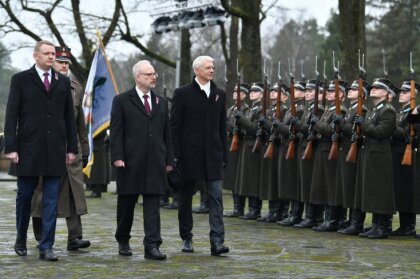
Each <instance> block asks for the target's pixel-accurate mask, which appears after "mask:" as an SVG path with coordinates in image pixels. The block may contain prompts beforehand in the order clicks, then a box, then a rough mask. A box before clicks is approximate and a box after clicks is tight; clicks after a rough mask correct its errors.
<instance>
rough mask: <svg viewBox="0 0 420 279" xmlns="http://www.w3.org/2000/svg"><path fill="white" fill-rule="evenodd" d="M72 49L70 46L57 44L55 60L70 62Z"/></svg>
mask: <svg viewBox="0 0 420 279" xmlns="http://www.w3.org/2000/svg"><path fill="white" fill-rule="evenodd" d="M70 51H71V48H69V47H62V46H56V47H55V60H57V61H64V62H70Z"/></svg>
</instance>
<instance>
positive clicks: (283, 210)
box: [278, 201, 290, 221]
mask: <svg viewBox="0 0 420 279" xmlns="http://www.w3.org/2000/svg"><path fill="white" fill-rule="evenodd" d="M289 207H290V201H280V205H279V208H280V209H279V217H278V219H279V221H283V220H284V219H286V218H288V217H289Z"/></svg>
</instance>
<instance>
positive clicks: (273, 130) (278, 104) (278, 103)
mask: <svg viewBox="0 0 420 279" xmlns="http://www.w3.org/2000/svg"><path fill="white" fill-rule="evenodd" d="M277 76H278V92H277V100H276V115H275V118H276V120H280V117H281V88H280V84H281V82H282V78H281V72H280V62H279V69H278V71H277ZM276 131H277V130H276V128H274V126H271V131H270V139H269V143H268V147H267V150H266V151H265V154H264V158H267V159H269V160H271V158H273V153H274V140H275V139H276V138H277V132H276Z"/></svg>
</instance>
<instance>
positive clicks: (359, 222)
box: [338, 209, 366, 235]
mask: <svg viewBox="0 0 420 279" xmlns="http://www.w3.org/2000/svg"><path fill="white" fill-rule="evenodd" d="M365 218H366V213H365V212H362V211H361V210H360V209H352V210H351V221H350V226H348V227H347V228H345V229H340V230H338V232H339V233H341V234H346V235H358V234H359V233H363V224H364V222H365Z"/></svg>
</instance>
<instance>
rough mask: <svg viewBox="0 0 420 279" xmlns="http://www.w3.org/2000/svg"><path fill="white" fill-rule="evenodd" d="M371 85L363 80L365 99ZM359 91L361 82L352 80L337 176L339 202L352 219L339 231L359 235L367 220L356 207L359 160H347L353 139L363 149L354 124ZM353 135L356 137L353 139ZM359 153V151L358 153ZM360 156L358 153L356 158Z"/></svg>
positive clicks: (364, 110) (359, 148)
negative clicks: (348, 210)
mask: <svg viewBox="0 0 420 279" xmlns="http://www.w3.org/2000/svg"><path fill="white" fill-rule="evenodd" d="M369 89H370V85H369V83H367V82H366V81H363V93H362V94H363V95H362V96H363V99H365V98H366V96H367V93H368V92H369ZM358 92H359V83H358V80H355V81H353V82H352V84H351V86H350V89H349V91H348V92H347V99H348V101H349V103H350V106H349V109H348V111H347V113H346V115H345V116H344V118H343V120H342V121H341V122H340V124H339V125H340V131H341V143H340V144H341V145H340V150H339V151H338V162H337V177H336V183H337V187H338V188H339V189H340V188H341V189H340V190H339V191H338V193H337V199H338V200H339V201H337V203H340V204H342V206H343V207H344V208H349V209H350V214H349V215H350V217H351V218H350V220H349V222H348V223H347V224H346V227H343V228H341V229H339V230H338V232H339V233H342V234H346V235H358V234H359V233H361V232H363V224H364V222H365V217H366V213H365V212H362V211H361V210H360V209H354V197H355V189H356V178H357V161H356V162H347V161H346V156H347V155H348V153H349V150H350V146H351V144H352V140H355V141H356V144H357V146H358V148H357V150H359V151H360V150H361V140H360V139H358V138H357V137H355V134H354V132H355V128H356V127H355V126H354V116H355V115H356V112H357V106H358V103H357V102H358ZM362 111H363V112H364V113H366V111H367V108H366V107H365V106H363V107H362ZM352 137H355V138H354V139H352ZM356 154H357V153H356ZM359 158H360V156H359V155H357V157H356V160H357V159H359Z"/></svg>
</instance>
